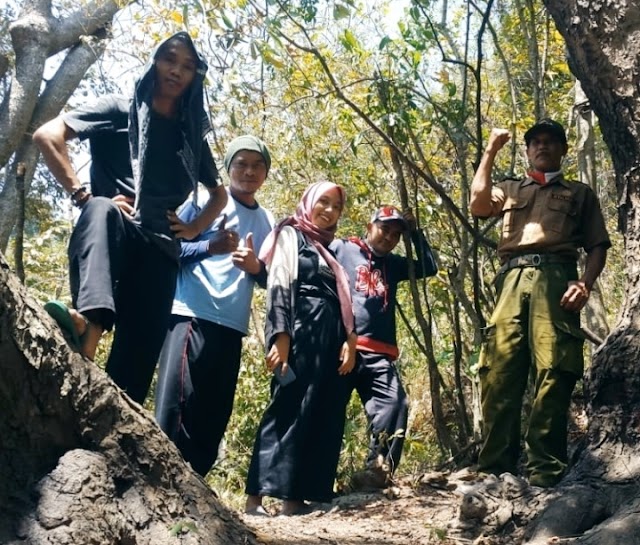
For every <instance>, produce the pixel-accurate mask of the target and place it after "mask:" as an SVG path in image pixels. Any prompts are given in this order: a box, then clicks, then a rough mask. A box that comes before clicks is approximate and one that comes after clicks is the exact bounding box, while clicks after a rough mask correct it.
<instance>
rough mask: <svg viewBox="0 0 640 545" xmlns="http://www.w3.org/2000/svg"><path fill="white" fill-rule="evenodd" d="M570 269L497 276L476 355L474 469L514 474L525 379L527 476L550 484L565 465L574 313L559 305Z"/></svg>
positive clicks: (579, 337) (576, 337)
mask: <svg viewBox="0 0 640 545" xmlns="http://www.w3.org/2000/svg"><path fill="white" fill-rule="evenodd" d="M576 279H577V272H576V267H575V265H574V264H548V265H542V266H539V267H523V268H514V269H511V270H508V271H506V272H505V273H503V274H502V275H500V277H499V278H498V282H497V288H498V302H497V305H496V308H495V310H494V312H493V315H492V316H491V320H490V323H489V324H488V325H487V328H486V330H485V339H484V343H483V348H482V352H481V357H480V385H481V402H482V413H483V421H484V422H483V439H484V442H483V445H482V449H481V451H480V455H479V458H478V469H479V470H480V471H485V472H487V473H494V474H496V475H499V474H500V473H504V472H509V473H513V474H516V473H517V465H518V459H519V457H520V423H521V420H522V417H521V411H522V399H523V396H524V394H525V391H526V388H527V383H528V377H529V374H530V373H532V375H533V377H534V380H533V384H534V393H533V404H532V407H531V414H530V416H529V421H528V425H527V429H526V433H525V445H526V454H527V462H526V468H527V474H528V477H529V481H530V483H531V484H533V485H537V486H553V485H554V484H556V483H557V482H558V481H559V480H560V478H561V477H562V474H563V473H564V471H565V469H566V467H567V424H568V412H569V403H570V401H571V393H572V392H573V388H574V387H575V384H576V381H577V380H578V378H580V377H581V376H582V371H583V354H582V349H583V344H584V335H583V333H582V331H581V330H580V315H579V314H578V313H574V312H568V311H566V310H564V309H563V308H562V307H561V306H560V299H561V298H562V295H563V294H564V292H565V291H566V289H567V286H568V282H569V281H570V280H576Z"/></svg>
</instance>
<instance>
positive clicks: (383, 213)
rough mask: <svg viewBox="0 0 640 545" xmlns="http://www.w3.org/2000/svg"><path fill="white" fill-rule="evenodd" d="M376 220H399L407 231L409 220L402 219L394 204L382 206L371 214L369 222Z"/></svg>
mask: <svg viewBox="0 0 640 545" xmlns="http://www.w3.org/2000/svg"><path fill="white" fill-rule="evenodd" d="M376 221H399V222H400V223H401V224H402V227H403V228H404V230H405V231H408V230H409V228H410V226H409V222H408V221H407V220H406V219H404V216H403V215H402V213H401V212H400V210H398V209H397V208H396V207H395V206H383V207H381V208H378V210H376V211H375V212H374V213H373V216H371V223H374V222H376Z"/></svg>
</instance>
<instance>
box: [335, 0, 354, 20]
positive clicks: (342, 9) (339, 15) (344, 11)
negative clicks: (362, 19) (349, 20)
mask: <svg viewBox="0 0 640 545" xmlns="http://www.w3.org/2000/svg"><path fill="white" fill-rule="evenodd" d="M349 15H351V11H350V10H349V8H348V7H347V6H343V5H342V4H335V5H334V6H333V18H334V19H335V20H336V21H337V20H339V19H344V18H345V17H349Z"/></svg>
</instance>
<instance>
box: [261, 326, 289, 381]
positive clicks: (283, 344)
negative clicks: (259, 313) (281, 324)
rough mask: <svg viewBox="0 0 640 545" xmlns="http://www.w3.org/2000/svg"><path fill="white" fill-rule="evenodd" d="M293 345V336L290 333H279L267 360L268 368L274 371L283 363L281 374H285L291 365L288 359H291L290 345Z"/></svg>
mask: <svg viewBox="0 0 640 545" xmlns="http://www.w3.org/2000/svg"><path fill="white" fill-rule="evenodd" d="M290 346H291V337H289V334H288V333H278V334H277V335H276V340H275V341H274V343H273V345H271V348H270V349H269V352H268V353H267V357H266V358H265V362H266V364H267V369H269V371H271V372H272V373H273V372H274V371H275V369H276V367H278V365H280V364H282V371H281V374H282V375H284V374H285V373H286V372H287V369H288V368H289V366H288V365H287V360H288V359H289V347H290Z"/></svg>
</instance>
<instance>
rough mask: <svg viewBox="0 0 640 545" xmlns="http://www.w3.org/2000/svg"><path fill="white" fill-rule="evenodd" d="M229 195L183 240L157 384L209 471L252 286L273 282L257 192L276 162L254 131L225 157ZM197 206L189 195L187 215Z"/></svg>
mask: <svg viewBox="0 0 640 545" xmlns="http://www.w3.org/2000/svg"><path fill="white" fill-rule="evenodd" d="M224 166H225V169H226V170H227V172H228V174H229V179H230V184H229V189H228V193H229V199H228V200H227V205H226V207H225V208H224V209H223V210H222V212H221V214H220V216H219V217H218V219H217V220H216V221H215V222H214V223H213V224H211V225H210V226H209V227H208V228H207V229H206V230H205V231H204V232H203V233H202V234H201V235H200V236H199V237H198V238H196V239H194V240H193V241H190V242H183V243H182V253H181V256H180V259H181V267H180V274H179V276H178V282H177V285H176V292H175V299H174V302H173V309H172V316H171V321H170V324H169V330H168V331H167V335H166V338H165V342H164V346H163V348H162V353H161V354H160V367H159V374H158V386H157V388H156V413H155V414H156V419H157V420H158V423H159V425H160V427H161V428H162V430H163V431H164V432H165V433H166V434H167V435H168V436H169V437H170V438H171V440H173V441H174V442H175V443H176V445H177V446H178V448H179V449H180V452H181V453H182V455H183V456H184V458H185V460H187V461H188V462H190V463H191V465H192V467H193V468H194V469H195V470H196V471H197V472H198V473H200V474H201V475H202V476H204V475H206V474H207V472H208V471H209V470H210V469H211V467H212V466H213V463H214V462H215V460H216V457H217V454H218V448H219V445H220V442H221V440H222V437H223V435H224V432H225V429H226V427H227V423H228V421H229V418H230V416H231V411H232V408H233V398H234V395H235V390H236V383H237V380H238V371H239V368H240V356H241V352H242V338H243V337H244V336H245V335H246V334H247V330H248V326H249V313H250V309H251V298H252V295H253V287H254V285H255V283H258V284H259V285H261V286H262V287H265V286H266V279H267V275H266V270H265V267H264V264H262V262H261V261H259V260H258V257H257V255H258V250H259V249H260V246H261V245H262V242H263V241H264V239H265V238H266V236H267V235H268V234H269V232H270V231H271V229H272V227H273V223H274V221H273V216H272V215H271V213H270V212H269V211H268V210H265V209H264V208H262V207H261V206H260V205H259V204H258V201H257V200H256V198H255V195H256V193H257V192H258V190H259V189H260V188H261V187H262V184H264V182H265V180H266V178H267V173H268V172H269V168H270V166H271V156H270V155H269V150H268V149H267V146H266V145H265V144H264V142H263V141H262V140H260V139H259V138H256V137H255V136H250V135H245V136H240V137H238V138H236V139H235V140H233V141H232V142H231V143H230V144H229V148H228V150H227V153H226V155H225V158H224ZM197 213H198V211H197V205H195V204H194V203H192V202H189V203H188V204H187V205H186V206H185V208H184V209H183V210H182V211H181V212H180V218H181V219H182V220H183V221H190V218H191V217H192V216H195V215H196V214H197Z"/></svg>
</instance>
